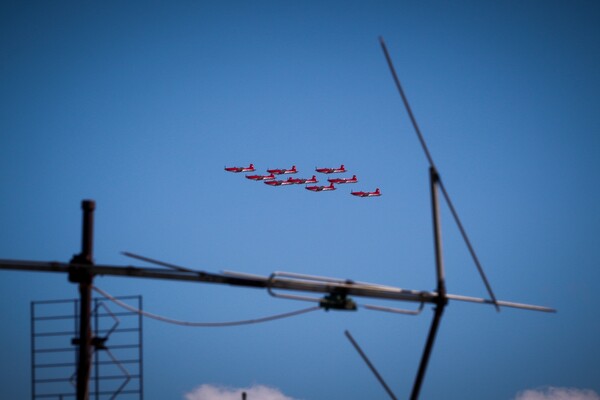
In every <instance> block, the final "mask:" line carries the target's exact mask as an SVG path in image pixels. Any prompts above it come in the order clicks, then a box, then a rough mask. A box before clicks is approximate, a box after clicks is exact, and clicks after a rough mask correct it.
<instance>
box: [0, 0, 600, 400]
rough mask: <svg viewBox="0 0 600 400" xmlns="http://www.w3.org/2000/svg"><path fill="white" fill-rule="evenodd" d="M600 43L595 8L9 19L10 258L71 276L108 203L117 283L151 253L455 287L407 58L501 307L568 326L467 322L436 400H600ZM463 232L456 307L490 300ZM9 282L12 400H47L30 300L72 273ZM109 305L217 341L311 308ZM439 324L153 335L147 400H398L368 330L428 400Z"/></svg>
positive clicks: (314, 324) (476, 6)
mask: <svg viewBox="0 0 600 400" xmlns="http://www.w3.org/2000/svg"><path fill="white" fill-rule="evenodd" d="M598 21H600V7H599V6H598V5H597V4H596V3H595V2H585V1H575V2H566V1H548V2H546V1H544V2H542V1H529V2H517V1H507V2H478V1H461V2H455V3H452V4H450V3H448V2H439V1H425V2H420V3H419V4H418V5H417V4H413V3H412V2H405V1H400V2H384V1H379V2H355V1H344V2H341V1H340V2H337V1H331V2H325V3H324V2H269V1H258V2H177V3H176V4H170V3H167V2H127V3H126V4H123V3H121V2H105V3H103V4H89V3H87V4H81V3H79V2H32V3H22V2H3V3H2V5H1V6H0V54H1V57H2V58H1V59H2V62H1V63H0V68H1V73H0V135H1V136H0V144H1V145H0V182H1V183H2V185H0V198H1V199H2V201H0V221H2V222H3V223H2V225H3V228H2V229H0V257H1V258H7V259H33V260H57V261H68V260H69V259H70V258H71V256H72V255H73V254H74V253H77V252H78V251H79V246H80V224H81V221H80V219H81V212H80V201H81V200H82V199H84V198H91V199H94V200H96V202H97V211H96V230H95V260H96V262H98V263H103V264H115V265H124V264H130V263H131V261H130V260H127V259H125V258H124V257H122V256H121V255H120V254H119V252H120V251H122V250H129V251H132V252H136V253H140V254H144V255H147V256H149V257H154V258H158V259H162V260H166V261H170V262H173V263H176V264H181V265H185V266H188V267H190V268H198V269H203V270H207V271H213V272H218V271H220V270H223V269H230V270H236V271H242V272H248V273H256V274H263V275H268V274H270V273H271V272H273V271H276V270H279V271H281V270H283V271H293V272H298V273H307V274H315V275H324V276H334V277H339V278H351V279H354V280H360V281H368V282H377V283H382V284H388V285H394V286H399V287H403V288H409V289H418V290H432V289H434V286H435V283H434V282H435V281H434V265H433V261H434V259H433V244H432V232H431V216H430V205H429V188H428V180H427V179H428V178H427V177H428V175H427V174H428V172H427V167H428V165H427V163H426V159H425V157H424V156H423V154H422V151H421V149H420V147H419V144H418V141H417V139H416V137H415V135H414V132H413V130H412V127H411V125H410V122H409V120H408V117H407V115H406V112H405V111H404V109H403V106H402V104H401V100H400V97H399V96H398V94H397V92H396V90H395V87H394V85H393V81H392V78H391V76H390V73H389V71H388V67H387V65H386V62H385V58H384V56H383V54H382V52H381V49H380V46H379V43H378V40H377V38H378V36H379V35H383V37H384V38H385V40H386V43H387V45H388V48H389V50H390V53H391V55H392V58H393V60H394V62H395V65H396V68H397V71H398V74H399V76H400V79H401V80H402V82H403V85H404V88H405V90H406V92H407V95H408V97H409V100H410V102H411V105H412V107H413V111H414V113H415V115H416V118H417V120H418V121H419V124H420V126H421V129H422V131H423V133H424V135H425V137H426V139H427V141H428V143H429V146H430V149H431V152H432V154H433V157H434V159H435V160H436V163H437V165H438V168H439V170H440V173H441V175H442V178H443V179H444V182H445V184H446V187H447V189H448V191H449V192H450V195H451V197H452V198H453V200H454V203H455V205H456V207H457V209H458V212H459V214H460V215H461V217H462V219H463V223H464V225H465V227H466V229H467V231H468V232H469V234H470V236H471V239H472V241H473V244H474V246H475V248H476V250H477V252H478V255H479V257H480V259H481V261H482V264H483V266H484V269H485V270H486V273H487V275H488V278H489V279H490V282H491V285H492V287H493V289H494V291H495V293H496V295H497V296H498V298H500V299H503V300H510V301H518V302H528V303H534V304H541V305H548V306H551V307H555V308H557V309H558V310H559V312H558V313H557V314H555V315H551V314H541V313H533V312H526V311H521V310H510V309H506V310H503V311H502V312H501V313H496V312H495V311H494V309H493V308H492V307H485V306H478V305H473V304H459V303H451V304H450V306H449V307H448V308H447V310H446V313H445V315H444V319H443V320H442V325H441V328H440V332H439V336H438V341H437V342H436V347H435V349H434V353H433V356H432V358H431V361H430V367H429V370H428V375H427V377H426V380H425V383H424V387H423V390H422V398H424V399H430V398H431V399H433V398H461V399H467V400H468V399H481V398H486V399H492V400H494V399H498V400H500V399H513V398H515V397H516V396H517V393H519V392H520V391H524V390H527V389H535V388H540V387H545V386H555V387H572V388H579V389H591V390H594V391H596V392H600V383H599V382H600V380H598V376H600V345H599V344H600V343H599V341H598V338H599V337H600V318H598V317H599V315H598V311H597V307H598V306H600V301H599V300H598V297H597V296H595V282H597V281H598V280H599V279H600V272H599V271H600V269H598V257H597V251H596V249H597V248H598V245H600V243H599V237H598V233H597V229H596V227H597V226H598V224H599V223H600V218H599V213H598V211H597V204H598V202H599V200H600V196H599V189H598V188H597V185H596V184H595V183H596V181H597V179H595V174H596V173H597V172H598V171H599V167H600V162H599V161H598V150H599V149H600V147H599V145H600V139H599V136H598V134H597V133H598V131H599V128H600V123H599V119H598V115H597V110H598V106H599V100H598V93H599V92H600V76H599V71H600V46H599V44H600V42H599V39H600V28H599V25H598ZM250 162H252V163H254V164H255V166H256V167H257V168H258V170H259V172H261V171H262V172H264V170H266V169H267V168H273V167H290V166H291V165H292V164H295V165H296V166H297V167H298V169H299V170H300V174H299V175H303V176H310V175H312V174H313V170H314V167H315V166H317V165H318V166H328V165H329V166H337V165H339V164H341V163H344V164H345V165H346V167H347V169H348V171H349V173H351V174H352V173H355V174H356V175H357V176H358V178H359V180H360V182H359V183H357V184H356V185H355V186H353V187H352V188H353V189H358V190H374V189H375V187H380V188H381V190H382V193H383V196H382V197H380V198H375V199H359V198H355V197H353V196H350V195H349V192H350V188H347V187H340V188H339V190H337V191H335V192H329V193H310V192H308V191H306V190H303V189H302V188H301V187H278V188H271V187H267V186H266V185H263V184H262V183H255V182H250V181H248V180H246V179H244V178H243V176H242V175H241V174H230V173H226V172H224V171H223V166H224V165H242V164H247V163H250ZM442 213H443V221H442V226H443V232H444V239H443V240H444V251H445V261H446V271H447V286H448V291H449V292H450V293H456V294H464V295H471V296H481V297H483V296H485V295H486V293H485V288H484V286H483V284H482V283H481V281H480V279H479V276H478V274H477V271H476V269H475V267H474V265H473V263H472V261H471V260H470V258H469V254H468V252H467V250H466V248H465V246H464V244H463V243H462V241H461V238H460V237H459V233H458V231H457V229H456V227H455V225H454V224H453V222H452V221H451V219H450V214H449V212H448V209H447V208H446V207H445V206H444V207H442ZM135 264H136V265H139V264H141V263H135ZM1 275H2V279H1V280H0V293H1V294H0V299H2V302H1V309H0V316H2V319H3V321H5V327H4V328H3V329H2V330H1V331H0V332H1V333H0V335H1V336H0V337H1V339H2V342H3V343H4V344H5V350H4V353H3V357H2V358H1V360H0V365H1V371H2V374H0V380H1V382H0V397H2V398H27V397H28V396H30V379H31V375H30V324H29V322H30V320H29V318H30V316H29V306H30V302H31V301H38V300H50V299H58V298H60V299H63V298H75V297H76V296H77V290H76V287H75V286H74V285H73V284H70V283H69V282H68V281H67V278H66V277H65V276H62V275H51V274H40V273H24V272H10V271H2V272H1ZM96 284H97V285H98V287H100V288H102V289H104V290H106V291H108V292H110V293H112V294H114V295H137V294H139V295H142V296H143V298H144V307H145V309H147V310H148V311H151V312H155V313H159V314H164V315H168V316H171V317H173V318H178V319H187V320H194V321H222V320H235V319H246V318H253V317H257V316H264V315H269V314H275V313H279V312H285V311H289V310H294V309H299V308H302V307H305V306H308V304H304V303H298V302H293V301H289V300H279V299H273V298H271V297H269V296H268V294H267V293H266V292H263V291H260V290H252V289H235V288H229V287H213V286H206V285H193V284H187V283H174V282H162V281H149V280H148V281H146V280H133V279H120V278H108V277H99V278H97V279H96ZM362 303H364V301H363V302H362ZM399 306H402V305H399ZM405 306H406V307H411V306H412V305H410V304H408V305H405ZM431 314H432V313H431V310H430V308H427V309H426V310H425V311H424V312H423V314H422V315H420V316H418V317H406V316H395V315H389V314H385V313H377V312H370V311H366V310H361V311H359V312H357V313H334V312H329V313H326V312H316V313H311V314H307V315H303V316H299V317H296V318H293V319H289V320H282V321H277V322H271V323H267V324H262V325H252V326H247V327H239V328H226V329H219V330H215V329H200V328H195V329H192V328H183V327H177V326H169V325H164V324H161V323H159V322H155V321H151V320H146V321H145V325H144V345H145V351H144V373H145V380H146V381H145V394H146V398H147V399H167V398H168V399H182V398H183V396H184V394H185V393H189V392H191V391H192V390H194V389H195V388H197V387H199V386H200V385H203V384H213V385H225V386H231V387H237V388H239V387H249V386H251V385H253V384H257V385H267V386H271V387H276V388H278V389H280V390H281V391H282V392H283V393H285V394H286V395H287V396H289V397H292V398H294V399H306V400H308V399H314V400H318V399H331V398H350V399H365V398H384V397H385V393H384V391H383V389H382V388H381V387H380V386H379V385H378V383H377V382H376V380H375V379H374V377H373V376H372V375H371V373H370V371H369V370H368V369H367V367H366V366H365V365H364V364H363V363H362V361H361V360H360V358H359V356H358V355H357V354H356V353H355V351H354V350H353V348H352V346H351V345H350V343H349V342H348V341H347V340H346V338H345V337H344V335H343V331H344V330H345V329H348V330H350V331H351V332H352V334H353V335H354V337H355V338H356V339H357V340H358V342H359V343H360V344H361V346H362V347H363V349H364V350H365V351H366V352H367V354H368V355H369V356H370V357H371V359H372V361H373V362H374V363H375V365H376V366H377V367H378V369H379V370H380V372H381V374H382V375H383V376H384V377H385V378H386V380H387V381H388V384H389V385H390V386H391V388H392V389H393V390H394V391H395V392H396V394H397V395H398V396H399V397H400V398H406V397H407V396H408V394H409V393H410V388H411V386H412V381H413V379H414V376H415V373H416V369H417V365H418V361H419V358H420V354H421V351H422V348H423V345H424V341H425V337H426V334H427V331H428V328H429V324H430V318H431Z"/></svg>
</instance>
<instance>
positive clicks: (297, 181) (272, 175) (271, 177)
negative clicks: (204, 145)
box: [225, 164, 381, 197]
mask: <svg viewBox="0 0 600 400" xmlns="http://www.w3.org/2000/svg"><path fill="white" fill-rule="evenodd" d="M225 171H228V172H235V173H238V172H253V171H255V168H254V164H250V165H248V166H247V167H225ZM315 171H317V172H319V173H322V174H335V173H343V172H346V167H345V166H344V164H341V165H340V166H339V168H329V167H323V168H319V167H317V168H315ZM267 172H268V173H269V174H268V175H260V174H255V175H246V179H249V180H253V181H262V182H263V183H264V184H265V185H269V186H289V185H305V186H304V188H305V189H306V190H309V191H311V192H327V191H331V190H336V189H337V188H336V187H335V185H340V184H346V183H357V182H358V178H357V177H356V175H352V177H351V178H342V177H340V178H328V179H327V181H328V182H329V185H327V186H324V185H323V186H320V185H312V184H315V183H318V182H319V181H318V180H317V176H316V175H313V176H312V177H311V178H293V177H289V178H288V179H286V180H283V179H276V175H286V174H296V173H297V172H298V170H297V169H296V166H295V165H292V167H291V168H290V169H286V168H273V169H267ZM350 194H351V195H353V196H357V197H377V196H381V191H380V190H379V188H377V189H375V191H374V192H363V191H357V192H355V191H351V192H350Z"/></svg>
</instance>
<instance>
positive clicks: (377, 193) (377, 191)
mask: <svg viewBox="0 0 600 400" xmlns="http://www.w3.org/2000/svg"><path fill="white" fill-rule="evenodd" d="M350 194H352V195H354V196H358V197H375V196H381V192H380V191H379V188H377V189H375V191H374V192H350Z"/></svg>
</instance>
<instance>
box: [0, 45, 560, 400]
mask: <svg viewBox="0 0 600 400" xmlns="http://www.w3.org/2000/svg"><path fill="white" fill-rule="evenodd" d="M379 41H380V44H381V47H382V50H383V52H384V55H385V57H386V60H387V63H388V66H389V68H390V71H391V73H392V77H393V79H394V82H395V84H396V87H397V89H398V92H399V93H400V96H401V97H402V101H403V103H404V106H405V108H406V111H407V112H408V115H409V117H410V120H411V122H412V125H413V127H414V130H415V133H416V134H417V137H418V139H419V142H420V143H421V147H422V148H423V151H424V153H425V156H426V158H427V161H428V163H429V182H430V191H431V209H432V218H433V233H434V251H435V266H436V280H437V288H436V291H422V290H408V289H402V288H398V287H393V286H387V285H380V284H372V283H365V282H355V281H352V280H348V279H337V278H327V277H321V276H312V275H303V274H297V273H290V272H274V273H272V274H271V275H270V276H260V275H254V274H247V273H239V272H232V271H224V272H221V273H211V272H206V271H201V270H195V269H190V268H186V267H181V266H178V265H174V264H171V263H166V262H163V261H159V260H155V259H152V258H149V257H145V256H140V255H137V254H133V253H127V252H125V253H124V255H126V256H128V257H130V258H134V259H137V260H140V261H145V262H150V263H152V264H155V265H158V266H160V267H166V268H168V269H164V268H156V267H153V268H148V267H137V266H131V265H127V266H115V265H102V264H95V263H94V261H93V225H94V210H95V207H96V204H95V202H94V201H93V200H83V201H82V203H81V207H82V210H83V224H82V239H81V252H80V253H79V254H76V255H75V256H73V258H72V259H71V260H70V262H68V263H65V262H54V261H49V262H40V261H30V260H3V259H0V269H4V270H19V271H38V272H55V273H66V274H68V277H69V281H70V282H72V283H75V284H77V285H78V288H79V295H80V321H79V322H80V326H79V334H80V337H79V338H77V340H76V343H77V345H78V349H79V352H78V363H77V385H76V388H77V400H89V378H90V370H91V356H92V353H93V351H94V346H95V344H94V343H95V339H96V338H94V337H93V336H92V331H91V321H90V320H91V314H92V310H91V307H92V302H91V293H92V290H93V289H94V287H93V280H94V277H96V276H98V275H107V276H120V277H129V278H148V279H166V280H176V281H187V282H198V283H210V284H220V285H232V286H241V287H253V288H257V289H266V290H267V291H268V293H269V294H271V295H272V296H274V297H280V298H287V299H293V300H303V301H313V302H317V303H318V304H319V308H323V309H325V310H356V309H357V308H358V305H357V304H356V303H355V302H354V300H352V298H350V297H349V296H354V297H358V298H365V299H383V300H395V301H404V302H412V303H417V304H419V308H418V309H417V310H405V309H398V308H391V307H381V306H375V305H362V307H364V308H366V309H371V310H380V311H390V312H395V313H402V314H418V313H419V312H420V311H421V310H422V308H423V307H424V305H425V304H426V303H427V304H432V305H433V306H434V315H433V320H432V322H431V326H430V329H429V334H428V336H427V340H426V342H425V348H424V350H423V354H422V356H421V361H420V364H419V368H418V371H417V375H416V378H415V381H414V384H413V388H412V392H411V396H410V399H411V400H417V399H418V397H419V393H420V390H421V386H422V384H423V380H424V378H425V372H426V370H427V365H428V362H429V358H430V355H431V352H432V350H433V346H434V342H435V338H436V335H437V331H438V328H439V325H440V322H441V318H442V315H443V313H444V308H445V307H446V305H447V304H448V301H450V300H452V301H463V302H470V303H481V304H490V305H493V306H494V307H495V308H496V310H497V311H499V310H500V308H501V307H511V308H518V309H524V310H531V311H541V312H556V310H554V309H552V308H549V307H544V306H538V305H531V304H523V303H515V302H509V301H502V300H498V299H497V298H496V296H495V295H494V292H493V291H492V288H491V286H490V284H489V281H488V279H487V277H486V275H485V273H484V271H483V268H482V266H481V263H480V261H479V258H478V257H477V255H476V253H475V250H474V248H473V246H472V244H471V241H470V240H469V237H468V235H467V233H466V231H465V229H464V227H463V225H462V222H461V220H460V218H459V216H458V213H457V211H456V209H455V207H454V205H453V203H452V201H451V199H450V196H449V194H448V192H447V190H446V188H445V186H444V184H443V181H442V179H441V177H440V174H439V173H438V170H437V168H436V166H435V163H434V161H433V158H432V156H431V153H430V152H429V149H428V147H427V144H426V142H425V139H424V137H423V135H422V133H421V130H420V129H419V126H418V124H417V121H416V119H415V117H414V114H413V112H412V110H411V108H410V105H409V103H408V100H407V97H406V95H405V93H404V90H403V89H402V86H401V84H400V80H399V79H398V76H397V74H396V71H395V68H394V66H393V63H392V60H391V57H390V55H389V52H388V50H387V47H386V45H385V42H384V40H383V38H382V37H380V38H379ZM440 192H441V194H442V196H443V198H444V199H445V201H446V203H447V205H448V207H449V209H450V211H451V213H452V216H453V218H454V221H455V222H456V224H457V226H458V228H459V230H460V233H461V236H462V238H463V240H464V241H465V244H466V246H467V248H468V250H469V253H470V254H471V257H472V259H473V261H474V263H475V266H476V267H477V270H478V271H479V274H480V276H481V278H482V280H483V282H484V285H485V287H486V289H487V292H488V294H489V298H477V297H470V296H463V295H456V294H450V293H448V292H447V290H446V282H445V272H444V263H443V257H442V232H441V226H440V210H439V203H440V201H439V193H440ZM288 292H302V293H306V294H311V293H312V294H313V295H314V294H315V293H318V294H321V295H323V297H312V296H307V295H298V294H288ZM310 310H312V309H308V310H302V311H300V312H296V313H289V314H298V313H302V312H306V311H310ZM268 319H269V318H265V320H268ZM271 319H272V318H271ZM346 336H347V337H348V339H349V340H350V341H351V342H352V344H353V345H354V347H355V348H356V349H357V351H359V353H360V354H361V356H362V357H363V360H365V362H367V364H368V365H369V367H370V368H371V370H372V371H373V373H374V374H375V375H376V377H377V378H378V380H379V381H380V383H381V384H382V385H383V386H384V388H385V389H386V391H387V392H388V395H390V397H391V398H392V399H395V398H396V397H395V396H394V394H393V393H392V392H391V390H390V389H389V387H388V386H387V385H386V384H385V382H384V381H383V378H382V377H381V376H380V375H379V374H378V373H377V371H376V369H375V367H374V366H373V365H372V364H371V363H370V362H369V361H368V359H367V358H366V355H365V354H364V352H362V350H360V348H359V347H358V344H357V343H356V341H355V340H354V339H353V338H352V336H351V335H350V333H349V332H347V331H346Z"/></svg>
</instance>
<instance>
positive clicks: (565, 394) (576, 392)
mask: <svg viewBox="0 0 600 400" xmlns="http://www.w3.org/2000/svg"><path fill="white" fill-rule="evenodd" d="M248 400H250V399H248ZM515 400H600V396H599V395H598V393H596V392H594V391H593V390H589V389H573V388H557V387H547V388H543V389H535V390H531V389H529V390H525V391H523V392H519V393H518V394H517V397H515Z"/></svg>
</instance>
